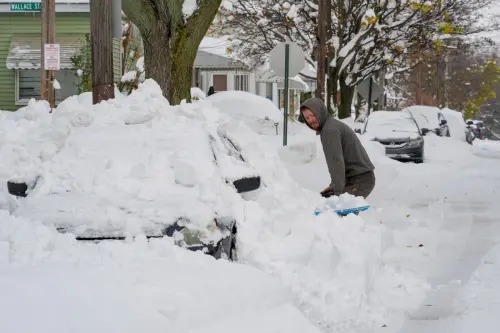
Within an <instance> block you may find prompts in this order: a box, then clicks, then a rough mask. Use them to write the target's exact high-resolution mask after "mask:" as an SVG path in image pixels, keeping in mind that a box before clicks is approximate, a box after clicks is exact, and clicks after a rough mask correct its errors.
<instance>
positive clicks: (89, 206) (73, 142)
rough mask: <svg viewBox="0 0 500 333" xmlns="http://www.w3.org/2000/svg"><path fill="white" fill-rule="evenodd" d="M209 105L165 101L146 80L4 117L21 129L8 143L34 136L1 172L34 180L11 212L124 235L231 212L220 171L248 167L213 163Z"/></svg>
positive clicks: (198, 223)
mask: <svg viewBox="0 0 500 333" xmlns="http://www.w3.org/2000/svg"><path fill="white" fill-rule="evenodd" d="M30 105H31V106H32V108H34V107H40V106H39V105H38V103H35V104H33V103H32V104H30ZM29 109H30V106H28V109H27V110H26V111H25V112H26V113H29V112H28V111H29ZM45 111H47V110H45ZM207 112H209V113H210V114H211V115H210V117H208V118H207V117H205V116H204V114H205V113H207ZM216 113H217V110H215V109H209V108H207V107H205V108H200V106H197V104H183V105H181V106H170V105H169V103H168V101H167V100H166V99H165V98H164V97H163V96H162V93H161V89H160V87H159V86H158V85H157V84H156V83H155V82H154V81H146V82H145V83H144V84H142V85H141V87H140V88H139V89H138V90H137V91H134V92H133V93H132V94H131V95H130V96H127V97H123V96H121V97H118V98H116V99H114V100H110V101H107V102H103V103H100V104H98V105H95V106H89V105H87V104H86V102H85V101H84V102H82V103H80V102H79V100H78V99H77V98H72V99H70V100H67V101H65V102H63V103H61V105H60V106H59V107H58V108H57V110H56V111H55V112H54V114H53V116H52V115H49V114H48V113H47V112H44V113H42V112H39V114H40V118H41V119H44V122H37V121H36V119H35V120H34V121H27V120H26V119H24V118H23V119H21V120H19V121H18V122H17V123H16V124H11V125H17V128H21V129H24V130H19V133H21V134H22V135H20V136H19V137H18V138H17V139H18V142H16V140H13V141H14V142H13V143H11V146H12V145H19V146H22V144H21V143H22V140H24V141H26V137H28V141H30V142H32V143H33V142H35V143H38V145H36V144H34V145H32V146H31V148H29V150H27V148H23V149H25V150H27V151H26V158H27V159H31V160H33V162H32V163H31V167H29V168H23V167H20V168H19V169H17V170H12V168H10V170H11V172H10V174H9V173H7V174H8V175H9V178H11V177H21V178H24V179H30V178H31V179H34V178H36V177H39V179H38V182H37V185H36V187H35V189H34V190H33V191H32V192H31V193H30V194H29V196H28V197H27V198H24V199H22V200H20V205H19V208H18V209H17V210H16V211H14V212H13V214H14V215H18V216H23V217H29V218H35V219H38V220H41V221H42V222H44V223H46V224H56V226H57V227H61V226H64V227H71V228H73V229H74V230H75V231H78V230H79V231H80V232H83V229H85V228H91V229H94V230H100V231H101V232H103V233H113V232H114V231H116V230H121V231H123V232H125V233H128V234H131V235H136V234H138V233H141V232H143V231H145V230H152V229H155V228H156V229H157V228H158V227H159V226H165V225H169V224H172V223H174V222H175V221H176V220H177V219H179V218H181V217H182V218H187V219H189V220H190V221H191V222H192V223H193V225H194V226H195V227H196V228H200V229H203V228H204V227H207V226H208V225H210V223H213V218H215V217H221V216H231V217H234V218H238V217H239V216H238V202H239V201H240V200H241V198H240V197H239V196H238V194H237V193H236V190H235V189H234V188H233V187H232V186H230V185H229V184H227V183H226V180H225V178H224V175H223V172H226V173H230V176H231V177H232V178H238V175H240V176H244V175H248V174H251V173H252V172H251V170H248V168H244V167H243V166H241V163H240V162H238V161H237V160H236V158H233V157H231V156H227V157H225V158H224V159H223V163H222V164H223V168H222V167H220V166H217V165H216V164H215V163H214V153H213V151H212V147H211V145H210V143H209V136H210V135H212V136H214V137H216V136H217V131H216V130H217V121H216V118H214V117H213V114H216ZM37 125H40V126H37ZM28 130H29V131H28ZM4 133H6V132H4ZM33 147H35V148H33ZM7 157H8V156H7ZM232 162H234V168H231V166H232V164H231V163H232ZM19 164H21V163H19ZM5 174H6V172H5V171H4V173H3V175H4V176H5Z"/></svg>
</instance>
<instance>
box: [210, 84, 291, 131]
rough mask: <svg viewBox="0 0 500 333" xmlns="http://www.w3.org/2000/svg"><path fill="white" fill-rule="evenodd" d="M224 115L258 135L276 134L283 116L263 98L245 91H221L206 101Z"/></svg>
mask: <svg viewBox="0 0 500 333" xmlns="http://www.w3.org/2000/svg"><path fill="white" fill-rule="evenodd" d="M206 100H207V101H210V102H211V103H212V105H213V106H214V107H216V108H217V109H219V110H220V111H221V112H222V113H224V114H225V115H227V116H229V117H232V118H234V119H239V120H241V121H243V122H244V123H246V124H247V126H250V128H251V129H252V130H253V131H255V132H257V133H258V134H269V135H275V134H276V126H275V125H276V124H278V125H279V124H280V123H281V122H283V114H282V113H281V111H280V110H279V109H278V108H277V107H276V106H275V105H274V103H273V102H272V101H270V100H268V99H267V98H265V97H262V96H258V95H255V94H252V93H249V92H245V91H222V92H218V93H216V94H213V95H211V96H209V97H207V99H206Z"/></svg>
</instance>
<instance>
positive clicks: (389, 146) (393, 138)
mask: <svg viewBox="0 0 500 333" xmlns="http://www.w3.org/2000/svg"><path fill="white" fill-rule="evenodd" d="M358 133H362V134H363V135H366V136H368V137H370V139H371V140H373V141H378V142H380V143H381V144H382V145H384V147H385V152H386V155H387V156H388V157H390V158H393V159H396V160H407V161H414V162H416V163H422V162H423V160H424V139H423V137H422V136H423V135H425V134H426V133H427V130H426V129H422V131H421V130H420V129H419V127H418V125H417V123H416V122H415V119H414V118H413V117H412V116H411V114H409V113H407V112H401V111H376V112H373V113H372V114H371V115H370V116H369V117H368V118H367V119H366V122H365V126H364V128H363V130H362V131H358Z"/></svg>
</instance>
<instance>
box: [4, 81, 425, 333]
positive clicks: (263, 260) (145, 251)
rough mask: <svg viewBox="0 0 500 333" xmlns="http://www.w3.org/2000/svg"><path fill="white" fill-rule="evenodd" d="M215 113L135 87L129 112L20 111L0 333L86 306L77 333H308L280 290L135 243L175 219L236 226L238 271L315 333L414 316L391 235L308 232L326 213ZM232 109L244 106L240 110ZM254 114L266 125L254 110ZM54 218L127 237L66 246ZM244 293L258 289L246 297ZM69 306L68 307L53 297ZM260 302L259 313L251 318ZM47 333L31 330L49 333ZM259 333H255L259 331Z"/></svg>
mask: <svg viewBox="0 0 500 333" xmlns="http://www.w3.org/2000/svg"><path fill="white" fill-rule="evenodd" d="M216 95H217V94H216ZM219 96H221V95H219ZM229 100H231V98H229ZM221 102H222V101H221ZM231 103H234V101H231ZM214 104H216V103H214V102H212V101H199V102H197V103H194V104H182V105H180V106H170V105H169V103H168V101H166V100H165V99H164V98H163V97H162V94H161V90H160V89H159V87H158V85H157V84H156V83H154V82H152V81H150V80H147V81H145V82H144V83H143V84H140V87H139V89H138V90H136V91H134V92H133V93H132V94H131V95H130V96H127V97H120V98H117V99H115V100H111V101H107V102H103V103H101V104H99V105H95V106H91V107H90V106H89V105H88V104H86V103H84V102H80V101H79V98H77V97H74V98H71V99H68V100H67V101H66V102H65V103H61V105H60V106H59V107H58V109H57V110H56V111H55V112H54V113H53V114H49V113H48V110H47V109H45V108H44V107H43V105H44V104H43V103H32V102H31V103H30V105H28V107H27V108H26V110H25V115H23V116H18V117H17V118H16V119H8V120H5V119H3V120H2V121H1V122H0V138H1V140H0V154H1V156H2V159H1V160H0V163H1V164H0V170H1V171H0V172H1V173H0V181H1V182H5V181H6V180H7V179H9V178H12V177H17V178H23V179H26V180H32V179H33V178H36V177H40V178H39V180H38V184H37V186H36V188H35V190H34V191H33V192H31V193H30V195H29V196H28V198H26V199H24V200H22V201H23V202H22V203H20V205H19V208H17V209H15V207H16V205H15V204H14V205H11V203H10V202H7V204H6V205H4V206H3V208H2V209H9V210H11V211H12V215H9V214H8V213H6V212H5V211H4V212H2V213H1V214H2V215H1V216H0V221H1V222H0V241H3V242H4V243H1V244H0V245H1V246H0V251H1V252H0V262H2V264H1V265H3V266H4V268H2V272H3V274H2V275H4V276H6V278H5V279H4V280H5V281H4V282H3V286H4V287H5V288H8V289H9V290H11V291H13V292H10V293H8V294H7V293H6V291H5V292H4V291H2V295H8V297H6V298H5V300H4V298H2V302H4V303H3V307H2V309H1V310H0V313H1V315H2V316H3V318H1V319H2V320H0V323H1V325H4V327H7V328H17V327H18V325H21V324H20V323H19V318H20V317H21V316H22V317H26V316H28V317H33V318H37V320H38V319H39V318H55V317H56V314H57V317H60V316H63V317H65V315H66V318H67V321H66V318H65V319H64V321H63V322H62V323H60V325H62V326H64V325H76V324H75V322H74V320H73V321H72V318H74V317H72V316H71V314H74V313H80V312H81V311H79V310H81V309H82V307H83V306H89V304H91V305H90V307H91V308H92V309H93V310H95V312H92V313H93V314H95V315H94V316H92V317H91V318H86V319H84V320H82V322H84V323H85V325H83V326H82V327H83V328H86V329H87V330H86V331H88V330H92V331H94V332H97V331H101V332H105V331H107V330H108V328H109V327H106V326H98V324H99V323H100V322H101V319H99V318H102V317H100V316H98V317H95V316H97V314H100V315H102V313H108V314H109V316H108V318H107V319H108V321H109V322H115V321H121V322H120V324H121V323H123V326H122V327H124V329H123V331H127V330H126V329H125V328H126V327H128V326H127V325H129V326H130V327H131V328H129V330H128V331H134V329H133V328H134V327H138V325H141V323H142V324H144V323H146V322H147V323H148V325H146V326H145V327H152V328H151V330H150V331H159V330H160V329H163V331H168V330H169V328H176V329H179V330H181V329H187V330H189V329H192V331H196V332H210V331H214V330H215V329H221V330H222V331H224V332H225V331H228V330H229V326H228V325H229V324H227V325H226V323H232V324H236V325H237V324H238V323H240V324H241V323H243V322H250V321H252V322H253V323H254V326H253V328H254V329H255V330H258V331H259V332H271V328H273V327H274V328H276V327H280V328H283V327H289V328H290V329H287V332H294V331H293V330H292V329H293V328H294V329H296V330H297V331H296V332H299V331H300V332H314V330H313V329H311V328H310V327H308V325H307V324H306V323H305V322H304V321H302V319H301V318H302V317H300V316H298V315H297V312H296V311H295V310H294V309H293V307H290V306H289V305H286V304H287V300H286V295H285V294H286V293H285V292H284V291H283V289H282V288H281V287H279V286H276V287H275V288H274V287H272V285H273V283H274V284H276V282H273V281H272V280H265V278H263V277H262V275H259V274H258V273H257V272H255V271H252V270H250V269H248V268H242V267H240V266H239V265H237V264H229V263H224V262H217V263H216V262H215V261H214V260H212V259H211V258H208V257H207V256H205V255H203V254H201V253H197V254H191V253H190V254H187V253H185V252H184V251H183V250H181V249H177V248H175V247H174V246H173V245H172V242H173V241H172V240H171V239H169V238H165V239H162V240H154V241H150V242H145V240H144V238H143V237H141V236H140V234H141V232H140V230H139V229H138V228H137V226H139V225H145V224H146V225H150V224H154V223H156V222H159V221H160V222H168V221H171V219H173V218H175V217H176V216H179V215H187V216H188V217H189V218H190V219H191V220H193V221H198V223H204V222H206V221H208V220H210V219H212V218H213V217H214V214H219V215H231V216H233V217H234V218H236V220H237V221H238V257H239V259H240V260H241V262H242V263H246V264H250V265H252V266H254V267H256V268H259V269H261V270H262V271H264V272H266V273H268V274H270V275H271V276H273V277H275V278H277V279H278V280H279V281H280V282H279V283H280V284H282V285H283V286H285V287H287V289H288V290H289V291H291V294H292V296H293V297H292V300H293V304H294V305H295V306H296V307H297V308H299V309H300V310H301V312H302V314H303V315H304V316H306V317H307V318H308V319H309V321H310V322H311V323H313V324H314V326H316V327H317V328H319V329H321V330H323V331H328V332H337V331H346V330H349V331H375V330H378V329H380V328H381V327H382V326H385V331H387V332H397V330H398V328H399V327H400V326H401V324H402V321H403V318H404V315H405V313H406V312H407V311H411V310H414V309H415V308H417V307H418V306H420V304H421V303H422V301H423V297H424V296H425V291H426V288H427V287H426V284H425V283H423V282H422V280H421V279H420V278H418V277H417V275H416V274H415V272H414V271H412V269H410V268H408V267H404V266H401V265H400V264H399V263H398V262H395V261H393V260H390V258H389V260H388V259H387V256H386V255H385V253H386V252H387V250H388V249H390V247H391V242H390V238H391V233H390V232H389V230H388V229H387V228H386V226H385V225H384V224H381V223H380V220H379V219H378V217H377V215H376V213H375V212H367V213H364V214H362V215H361V216H349V217H346V218H343V219H341V218H339V217H338V216H337V215H335V214H334V213H333V212H325V213H324V214H321V215H320V216H315V215H314V210H315V209H316V208H317V207H320V206H321V205H323V204H324V203H325V200H324V199H323V198H321V197H320V196H319V195H318V194H317V193H313V192H310V191H308V190H305V189H303V188H301V187H300V186H299V185H298V184H297V183H296V182H295V181H294V180H292V178H291V177H290V175H289V174H288V172H287V171H286V167H285V166H284V165H283V163H282V162H281V160H280V158H279V155H278V154H276V152H275V150H274V149H272V148H270V147H269V144H268V142H267V141H265V140H263V136H259V135H257V134H256V133H255V132H254V131H252V129H250V127H249V126H248V125H247V124H246V123H244V122H242V121H241V120H240V119H237V118H233V117H227V116H226V115H225V114H224V113H219V112H218V110H217V109H216V108H214V107H213V105H214ZM244 105H245V103H244V100H242V103H241V104H239V107H240V108H244ZM235 111H236V112H241V110H239V109H238V108H237V109H236V110H235ZM253 111H255V112H262V113H263V114H266V115H267V114H268V111H267V109H264V107H262V109H259V110H253ZM278 112H279V111H278ZM252 116H253V114H252ZM250 125H252V124H250ZM253 125H255V123H254V124H253ZM217 133H224V134H225V135H227V136H228V137H229V138H231V139H232V140H234V142H235V144H237V145H238V146H239V148H240V149H241V151H242V154H243V156H244V157H245V160H246V161H247V162H248V168H249V169H250V170H255V171H257V172H258V173H259V175H260V176H261V177H262V181H263V186H262V187H261V189H260V190H259V191H258V192H257V193H255V195H254V196H252V197H251V198H247V200H244V199H243V198H242V197H241V196H240V195H238V194H237V193H236V191H235V189H234V188H232V187H231V186H230V185H228V184H226V183H225V182H223V181H222V180H221V174H220V173H221V172H222V171H221V169H220V168H217V167H216V166H215V165H214V164H213V162H212V159H213V155H212V151H211V149H210V144H209V140H208V136H209V134H212V135H213V136H215V137H216V136H217ZM308 134H309V132H308ZM311 135H312V134H311ZM374 147H375V146H374ZM222 169H224V167H222ZM226 169H227V170H226V171H230V170H232V169H234V170H236V169H238V164H237V163H236V161H228V163H227V165H226ZM63 199H64V200H63ZM30 203H31V205H29V204H30ZM29 207H31V210H30V209H27V208H29ZM35 208H36V209H35ZM16 215H17V217H14V216H16ZM21 215H22V217H19V216H21ZM63 218H64V220H65V222H69V223H73V224H74V225H76V226H85V225H87V226H88V224H92V225H95V226H97V227H103V226H104V227H110V226H111V227H113V228H125V229H127V230H128V231H129V232H130V233H131V234H136V235H138V237H137V238H136V239H135V240H132V239H129V240H127V241H126V242H124V243H100V244H97V245H95V244H82V243H77V242H76V241H75V240H74V238H72V237H71V236H70V235H60V234H57V233H56V232H55V230H54V229H53V228H51V227H50V224H51V223H53V222H54V220H56V219H60V220H59V222H62V219H63ZM39 219H42V220H44V222H45V224H46V225H47V226H48V227H47V226H46V225H43V224H38V220H39ZM180 263H182V264H180ZM212 264H213V265H214V267H212V268H209V269H205V267H206V266H210V265H212ZM35 265H36V266H35ZM16 266H24V267H21V268H16ZM231 270H235V271H234V272H230V271H231ZM199 272H204V274H199ZM16 281H17V282H16ZM33 281H37V284H35V283H34V282H33ZM216 281H218V282H216ZM249 281H250V282H249ZM252 281H254V282H252ZM17 283H19V284H20V285H18V284H17ZM252 283H255V284H257V285H258V286H257V287H255V288H253V287H248V288H247V287H246V286H247V285H249V286H252ZM21 285H22V286H25V285H32V286H34V287H33V288H30V289H27V290H26V289H25V291H24V292H26V293H27V294H30V297H29V298H28V297H17V298H15V300H16V302H17V303H14V304H16V306H12V305H11V303H12V302H13V301H12V300H13V299H14V296H13V295H14V294H16V292H15V290H20V288H22V287H21ZM36 286H39V288H37V287H36ZM91 286H92V287H95V290H96V291H95V294H93V295H94V297H91V298H89V297H90V296H88V295H87V294H88V293H87V292H85V291H89V292H90V287H91ZM214 286H215V287H214ZM222 286H224V287H222ZM266 286H271V287H266ZM16 288H17V289H16ZM266 288H271V289H266ZM33 290H36V291H37V292H36V293H34V291H33ZM71 290H73V294H71V295H72V297H71V300H72V301H70V300H68V298H66V296H61V295H66V293H69V292H70V291H71ZM19 292H20V291H19ZM47 293H49V294H54V293H59V296H58V297H47ZM221 295H223V296H221ZM224 295H228V296H227V297H229V300H228V301H227V299H226V296H224ZM260 298H263V299H262V300H261V301H260V302H268V303H266V304H265V305H262V303H259V301H257V299H260ZM238 300H240V302H239V303H238ZM28 302H29V303H28ZM42 303H43V307H44V309H43V310H44V311H43V312H42V313H37V312H36V311H37V308H38V307H37V306H36V304H42ZM68 303H69V304H70V305H71V306H69V305H67V304H68ZM0 304H2V303H0ZM28 304H29V305H28ZM61 304H62V305H61ZM84 304H86V305H84ZM179 304H181V305H182V306H180V305H179ZM249 304H250V305H249ZM94 305H95V307H94ZM99 305H100V306H99ZM104 308H108V309H109V308H113V309H114V311H113V312H106V311H105V310H104ZM257 308H258V309H261V310H262V311H261V312H258V311H257V310H256V309H257ZM26 309H29V312H30V313H29V315H27V314H26ZM72 309H74V311H72ZM82 311H83V310H82ZM294 311H295V312H294ZM245 312H247V313H249V314H248V316H246V317H245V315H244V313H245ZM132 313H137V314H138V315H137V318H136V319H137V321H134V320H133V318H135V317H134V316H133V315H132ZM223 314H224V323H223V322H222V321H223V320H222V318H223V317H222V315H223ZM240 315H241V317H240ZM285 315H286V316H293V317H294V318H295V317H296V319H293V320H291V319H290V318H288V317H285ZM96 318H97V319H96ZM40 320H41V319H40ZM55 320H56V319H54V320H51V321H49V322H48V324H47V323H45V324H43V323H41V322H37V325H36V327H37V328H38V331H41V332H43V331H46V332H49V331H50V332H52V331H54V330H56V328H55V327H56V326H54V325H58V323H59V322H55ZM226 320H227V322H226ZM260 321H262V326H259V325H257V324H256V323H259V322H260ZM269 321H271V323H270V324H269V325H268V326H266V325H265V323H268V322H269ZM288 321H290V322H288ZM30 322H31V321H30ZM78 322H80V320H79V321H78ZM285 322H286V324H285ZM27 323H28V322H26V325H28V324H27ZM216 323H220V325H221V327H220V326H219V325H216ZM214 325H215V326H214ZM241 325H242V324H241ZM202 327H203V328H202ZM231 327H232V326H231ZM263 327H264V328H265V329H264V328H263ZM232 329H233V330H234V329H236V330H238V331H241V330H240V328H239V327H237V328H235V327H232ZM241 329H243V328H241ZM4 331H6V332H8V330H7V329H6V330H2V332H4ZM17 331H25V330H23V329H19V330H17Z"/></svg>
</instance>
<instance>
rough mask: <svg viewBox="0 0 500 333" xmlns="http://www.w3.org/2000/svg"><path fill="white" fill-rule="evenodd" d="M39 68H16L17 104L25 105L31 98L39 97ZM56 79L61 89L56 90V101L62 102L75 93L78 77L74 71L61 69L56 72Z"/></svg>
mask: <svg viewBox="0 0 500 333" xmlns="http://www.w3.org/2000/svg"><path fill="white" fill-rule="evenodd" d="M40 75H41V73H40V70H34V69H32V70H17V71H16V76H17V92H16V93H17V98H16V104H17V105H27V104H28V101H29V100H30V99H31V98H35V99H39V98H40ZM56 79H57V81H58V82H59V85H60V86H61V89H59V90H56V91H55V94H56V103H59V102H62V101H63V100H65V99H66V98H68V97H69V96H72V95H75V94H76V85H77V84H78V78H77V77H76V71H75V70H72V69H63V70H60V71H57V72H56Z"/></svg>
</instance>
